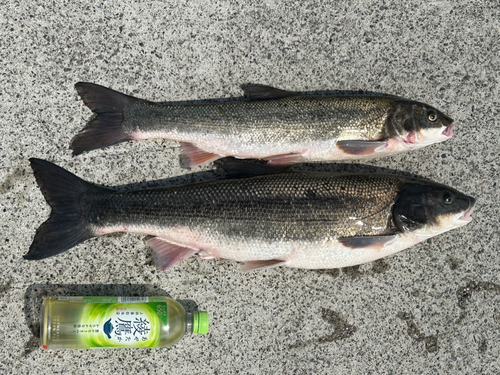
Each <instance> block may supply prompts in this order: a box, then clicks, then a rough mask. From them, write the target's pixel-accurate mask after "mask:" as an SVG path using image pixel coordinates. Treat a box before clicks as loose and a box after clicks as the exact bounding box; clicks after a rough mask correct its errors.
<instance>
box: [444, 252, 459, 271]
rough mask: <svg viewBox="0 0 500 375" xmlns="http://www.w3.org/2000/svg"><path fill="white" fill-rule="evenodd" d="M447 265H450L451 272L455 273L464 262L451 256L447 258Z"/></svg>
mask: <svg viewBox="0 0 500 375" xmlns="http://www.w3.org/2000/svg"><path fill="white" fill-rule="evenodd" d="M446 263H447V264H448V266H449V267H450V269H451V270H453V271H455V270H456V269H458V268H459V267H460V266H461V264H462V261H461V260H459V259H457V258H454V257H452V256H451V255H450V256H448V257H447V258H446Z"/></svg>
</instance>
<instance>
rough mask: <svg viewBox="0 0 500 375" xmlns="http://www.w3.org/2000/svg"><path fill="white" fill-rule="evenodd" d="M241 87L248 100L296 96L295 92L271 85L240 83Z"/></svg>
mask: <svg viewBox="0 0 500 375" xmlns="http://www.w3.org/2000/svg"><path fill="white" fill-rule="evenodd" d="M241 89H242V90H243V93H244V95H245V99H246V100H248V101H253V100H269V99H282V98H289V97H291V96H297V95H299V94H297V93H296V92H292V91H286V90H280V89H276V88H274V87H271V86H265V85H254V84H246V85H241Z"/></svg>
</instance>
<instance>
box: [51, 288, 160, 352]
mask: <svg viewBox="0 0 500 375" xmlns="http://www.w3.org/2000/svg"><path fill="white" fill-rule="evenodd" d="M59 300H60V301H68V302H70V303H81V304H82V314H81V317H80V319H77V321H75V322H74V323H73V328H72V333H73V334H74V335H77V336H78V338H79V340H81V343H82V344H83V345H82V346H83V347H85V348H97V347H110V348H119V347H155V346H156V345H157V344H158V341H159V340H160V333H161V332H160V331H161V327H162V326H167V303H166V302H165V298H158V297H156V298H155V297H60V298H59Z"/></svg>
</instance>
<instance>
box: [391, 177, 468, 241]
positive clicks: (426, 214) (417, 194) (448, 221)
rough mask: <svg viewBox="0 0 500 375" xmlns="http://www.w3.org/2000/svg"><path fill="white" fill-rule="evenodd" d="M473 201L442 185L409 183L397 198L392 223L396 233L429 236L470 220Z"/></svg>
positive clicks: (419, 182)
mask: <svg viewBox="0 0 500 375" xmlns="http://www.w3.org/2000/svg"><path fill="white" fill-rule="evenodd" d="M475 203H476V200H475V199H474V198H472V197H470V196H467V195H465V194H462V193H460V192H458V191H457V190H455V189H452V188H450V187H447V186H444V185H441V184H435V183H431V182H421V181H415V182H410V183H407V184H406V185H405V186H404V187H403V189H402V190H401V191H400V193H399V194H398V196H397V198H396V202H395V204H394V207H393V219H394V224H395V226H396V229H397V230H398V231H399V232H408V231H412V232H415V233H416V234H417V235H418V236H421V237H432V236H435V235H437V234H440V233H443V232H446V231H449V230H451V229H454V228H458V227H461V226H463V225H465V224H467V223H469V222H470V221H471V220H472V217H471V213H472V211H473V209H474V205H475Z"/></svg>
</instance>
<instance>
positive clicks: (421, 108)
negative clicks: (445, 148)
mask: <svg viewBox="0 0 500 375" xmlns="http://www.w3.org/2000/svg"><path fill="white" fill-rule="evenodd" d="M454 127H455V125H453V119H451V118H450V117H448V116H446V115H445V114H444V113H442V112H441V111H439V110H437V109H436V108H433V107H431V106H430V105H427V104H423V103H419V102H414V101H408V100H401V101H398V102H396V104H395V105H394V107H393V108H392V110H391V112H390V113H389V116H388V117H387V120H386V129H385V133H386V134H385V135H386V137H387V138H390V139H396V140H398V141H399V143H401V144H402V145H403V146H405V147H406V148H420V147H424V146H428V145H430V144H433V143H437V142H442V141H445V140H447V139H449V138H451V137H452V136H453V128H454Z"/></svg>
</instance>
